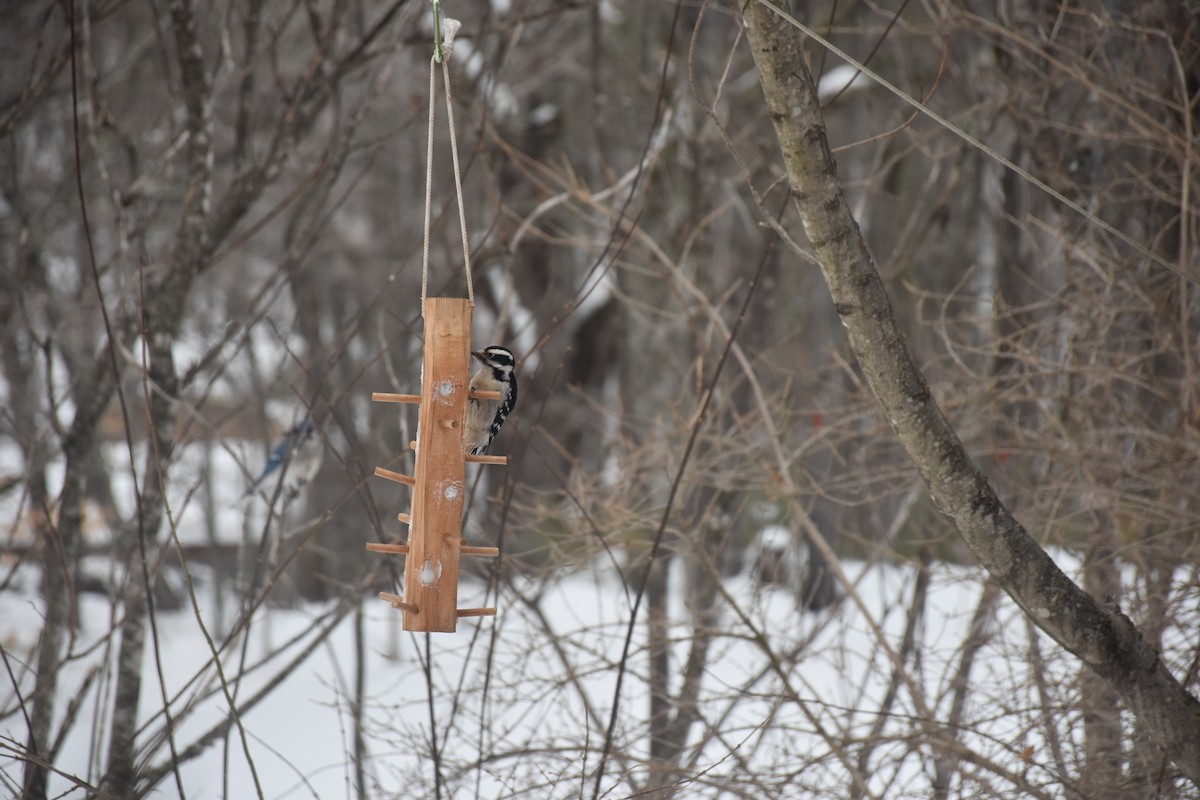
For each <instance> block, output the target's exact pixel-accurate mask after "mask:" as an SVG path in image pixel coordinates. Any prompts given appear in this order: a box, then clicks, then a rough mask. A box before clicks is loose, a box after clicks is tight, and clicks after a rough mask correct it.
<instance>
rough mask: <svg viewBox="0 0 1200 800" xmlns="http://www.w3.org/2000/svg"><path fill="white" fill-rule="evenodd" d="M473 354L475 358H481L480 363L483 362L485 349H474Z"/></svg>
mask: <svg viewBox="0 0 1200 800" xmlns="http://www.w3.org/2000/svg"><path fill="white" fill-rule="evenodd" d="M471 355H473V356H475V358H477V359H479V362H480V363H483V351H482V350H479V351H475V350H472V351H471Z"/></svg>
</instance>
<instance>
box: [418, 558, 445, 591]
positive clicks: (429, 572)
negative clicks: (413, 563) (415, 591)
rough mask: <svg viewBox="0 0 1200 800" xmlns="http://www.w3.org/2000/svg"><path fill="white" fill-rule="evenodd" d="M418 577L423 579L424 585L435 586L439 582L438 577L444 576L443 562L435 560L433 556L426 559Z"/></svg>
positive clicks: (422, 583)
mask: <svg viewBox="0 0 1200 800" xmlns="http://www.w3.org/2000/svg"><path fill="white" fill-rule="evenodd" d="M418 577H419V578H420V579H421V585H422V586H425V587H429V586H433V585H434V584H435V583H437V579H438V578H440V577H442V562H440V561H437V562H435V561H434V560H433V559H432V558H427V559H425V563H424V564H422V565H421V572H420V574H419V575H418Z"/></svg>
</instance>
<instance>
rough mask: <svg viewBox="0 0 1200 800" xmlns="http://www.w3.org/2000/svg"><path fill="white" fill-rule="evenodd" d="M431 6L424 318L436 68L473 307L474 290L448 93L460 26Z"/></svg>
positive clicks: (423, 289) (423, 245)
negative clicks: (442, 89)
mask: <svg viewBox="0 0 1200 800" xmlns="http://www.w3.org/2000/svg"><path fill="white" fill-rule="evenodd" d="M433 6H434V19H435V23H434V24H435V30H434V34H433V35H434V52H433V57H432V58H430V59H429V130H428V132H427V142H428V144H427V146H426V149H425V230H424V234H423V238H422V242H421V315H422V316H424V315H425V298H426V297H427V296H428V293H429V249H430V244H429V229H430V219H431V215H432V209H433V134H434V127H435V126H434V120H435V117H436V113H435V112H436V108H437V65H438V64H441V65H442V84H443V85H444V86H445V90H446V125H447V127H448V128H449V130H450V159H451V161H452V163H453V164H454V195H455V198H456V199H457V200H458V228H459V235H460V236H461V237H462V248H463V271H464V272H465V273H466V277H467V300H469V301H470V302H471V303H472V304H474V303H475V287H474V285H473V282H472V280H471V245H470V241H469V240H468V238H467V212H466V207H465V205H464V203H463V190H462V172H461V169H460V167H459V163H458V135H457V132H456V131H455V128H454V95H453V93H452V92H451V89H450V65H449V61H450V53H451V51H452V48H453V44H454V34H455V33H456V32H457V31H458V29H459V27H461V23H460V22H459V21H458V20H456V19H451V18H449V17H445V18H442V17H441V15H440V13H439V7H438V2H437V0H433Z"/></svg>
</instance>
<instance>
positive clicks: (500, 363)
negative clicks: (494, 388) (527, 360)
mask: <svg viewBox="0 0 1200 800" xmlns="http://www.w3.org/2000/svg"><path fill="white" fill-rule="evenodd" d="M471 355H473V356H474V357H475V358H476V360H478V361H479V363H480V364H482V365H483V366H484V368H485V369H489V370H491V373H492V375H491V377H492V379H493V380H495V381H496V382H497V383H507V382H508V381H510V380H511V379H512V374H513V370H514V369H516V366H517V360H516V359H515V358H513V354H512V351H511V350H509V349H508V348H507V347H501V346H500V345H498V344H493V345H491V346H489V347H485V348H483V349H482V350H478V351H476V352H474V353H471Z"/></svg>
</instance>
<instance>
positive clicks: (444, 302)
mask: <svg viewBox="0 0 1200 800" xmlns="http://www.w3.org/2000/svg"><path fill="white" fill-rule="evenodd" d="M424 308H425V353H424V358H425V361H424V365H423V367H422V378H421V394H420V395H411V394H391V393H387V392H375V393H373V394H372V395H371V399H372V400H374V401H377V402H383V403H417V404H419V405H420V413H419V416H418V424H417V441H416V442H413V443H411V444H412V446H414V447H415V449H416V451H417V467H416V471H415V474H414V475H413V476H411V477H410V476H408V475H402V474H400V473H398V472H393V471H392V470H389V469H384V468H383V467H376V468H375V474H376V475H378V476H379V477H381V478H387V479H388V480H390V481H394V482H396V483H402V484H404V485H406V486H411V487H412V488H413V499H412V513H411V514H399V515H398V517H397V518H398V519H399V520H400V522H402V523H405V524H407V525H408V544H388V543H383V542H370V543H368V544H367V549H368V550H370V551H371V552H374V553H390V554H399V555H403V556H404V557H405V564H404V596H403V597H401V596H399V595H395V594H391V593H390V592H380V593H379V596H380V598H382V599H384V600H387V601H388V602H390V603H391V604H392V606H393V607H394V608H398V609H400V610H401V611H402V612H404V630H406V631H442V632H451V631H454V630H455V628H456V626H457V623H458V618H459V617H484V616H493V615H495V613H496V609H494V608H459V607H458V562H459V557H460V556H463V555H472V556H492V557H495V556H498V555H500V550H499V548H496V547H472V546H469V545H464V544H463V541H462V519H463V505H464V502H465V500H466V481H465V476H466V465H467V464H468V463H477V464H507V463H508V458H507V457H506V456H473V455H467V454H466V452H465V449H464V447H463V429H464V426H465V423H466V415H467V395H468V391H469V385H470V379H471V375H470V367H471V364H470V358H471V352H470V342H471V317H472V314H473V312H474V310H475V305H474V303H472V302H471V301H470V300H467V299H463V298H457V297H430V298H427V299H426V300H425V306H424ZM470 394H471V396H472V397H476V398H478V399H481V400H496V399H499V392H470Z"/></svg>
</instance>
